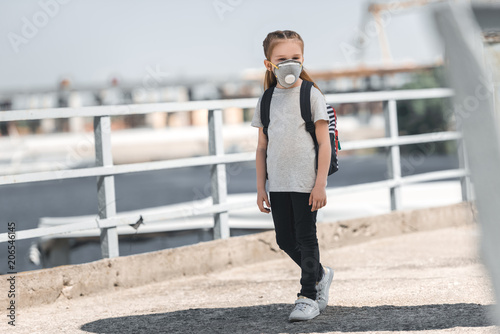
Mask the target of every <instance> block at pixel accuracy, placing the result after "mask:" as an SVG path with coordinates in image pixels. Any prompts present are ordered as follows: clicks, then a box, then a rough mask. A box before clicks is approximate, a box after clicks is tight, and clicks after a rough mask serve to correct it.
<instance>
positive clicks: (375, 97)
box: [0, 88, 453, 122]
mask: <svg viewBox="0 0 500 334" xmlns="http://www.w3.org/2000/svg"><path fill="white" fill-rule="evenodd" d="M450 96H453V90H451V89H448V88H429V89H415V90H394V91H379V92H360V93H342V94H327V95H325V99H326V101H327V102H328V103H358V102H372V101H388V100H413V99H431V98H445V97H450ZM257 100H258V98H255V97H254V98H245V99H226V100H204V101H187V102H162V103H144V104H123V105H111V106H88V107H78V108H41V109H22V110H9V111H1V112H0V122H5V121H21V120H33V119H47V118H71V117H93V116H119V115H133V114H148V113H153V112H181V111H191V110H198V109H226V108H230V107H238V108H255V106H256V105H257Z"/></svg>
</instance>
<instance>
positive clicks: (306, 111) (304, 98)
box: [300, 80, 319, 168]
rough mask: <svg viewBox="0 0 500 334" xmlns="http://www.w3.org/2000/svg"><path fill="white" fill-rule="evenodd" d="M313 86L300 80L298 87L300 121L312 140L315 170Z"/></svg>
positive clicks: (317, 146) (316, 142) (316, 146)
mask: <svg viewBox="0 0 500 334" xmlns="http://www.w3.org/2000/svg"><path fill="white" fill-rule="evenodd" d="M313 86H314V84H313V83H312V82H311V81H307V80H302V85H301V86H300V114H301V115H302V119H303V120H304V122H306V130H307V132H309V133H310V134H311V137H312V140H313V142H314V149H315V150H316V168H318V150H319V145H318V139H317V138H316V131H315V129H316V127H315V126H314V122H313V121H312V113H311V89H312V87H313Z"/></svg>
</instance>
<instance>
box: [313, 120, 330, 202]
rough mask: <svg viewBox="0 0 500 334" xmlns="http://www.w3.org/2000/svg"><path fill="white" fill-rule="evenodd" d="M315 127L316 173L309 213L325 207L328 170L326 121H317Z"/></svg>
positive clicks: (328, 150)
mask: <svg viewBox="0 0 500 334" xmlns="http://www.w3.org/2000/svg"><path fill="white" fill-rule="evenodd" d="M315 126H316V139H317V140H318V147H319V149H318V172H317V174H316V183H315V184H314V188H313V190H312V191H311V195H310V196H309V205H312V208H311V211H315V210H318V209H320V208H322V207H324V206H325V205H326V189H325V188H326V179H327V177H328V169H329V168H330V156H331V154H332V152H331V149H332V148H331V145H330V134H329V133H328V121H326V120H323V119H321V120H318V121H316V123H315Z"/></svg>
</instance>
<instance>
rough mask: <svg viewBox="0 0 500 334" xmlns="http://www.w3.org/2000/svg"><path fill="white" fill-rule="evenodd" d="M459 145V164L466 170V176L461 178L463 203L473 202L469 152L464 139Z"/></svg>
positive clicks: (458, 142) (460, 140)
mask: <svg viewBox="0 0 500 334" xmlns="http://www.w3.org/2000/svg"><path fill="white" fill-rule="evenodd" d="M457 145H458V164H459V167H460V169H463V170H465V173H466V174H465V175H464V176H462V177H461V178H460V186H461V188H462V201H464V202H469V201H472V183H471V180H470V176H469V162H468V160H467V151H466V149H465V143H464V139H463V137H462V138H460V139H459V140H457Z"/></svg>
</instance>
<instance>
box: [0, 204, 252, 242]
mask: <svg viewBox="0 0 500 334" xmlns="http://www.w3.org/2000/svg"><path fill="white" fill-rule="evenodd" d="M252 203H253V204H255V201H252V202H250V201H239V202H229V203H222V204H215V205H210V206H204V207H201V208H197V207H190V206H189V204H187V205H186V207H185V208H178V209H174V210H168V211H165V212H157V213H145V214H143V215H142V218H143V221H144V222H145V223H147V222H148V221H159V220H167V219H179V218H187V217H195V216H201V215H205V214H214V213H219V212H226V211H229V210H236V209H242V208H247V207H249V206H250V205H251V204H252ZM140 217H141V215H140V214H137V213H134V214H131V215H124V216H115V217H110V218H106V219H99V218H98V217H97V216H96V218H93V219H85V220H82V221H79V222H76V223H70V224H64V225H57V226H51V227H38V228H34V229H28V230H20V231H16V240H23V239H31V238H38V237H45V236H50V235H56V234H57V235H60V234H64V233H70V232H73V231H83V230H88V229H93V228H103V227H115V226H122V225H131V224H135V223H137V222H138V221H139V218H140ZM6 241H8V233H2V234H0V243H1V242H6Z"/></svg>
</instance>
